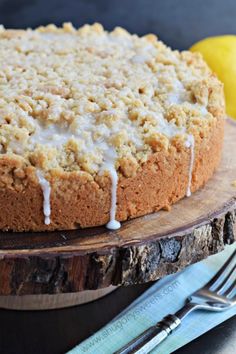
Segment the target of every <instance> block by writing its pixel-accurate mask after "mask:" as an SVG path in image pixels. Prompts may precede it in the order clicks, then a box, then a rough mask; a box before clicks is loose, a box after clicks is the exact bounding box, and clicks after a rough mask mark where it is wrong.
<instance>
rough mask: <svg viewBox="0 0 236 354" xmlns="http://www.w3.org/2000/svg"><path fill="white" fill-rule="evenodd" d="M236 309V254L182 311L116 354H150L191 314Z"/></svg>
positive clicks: (192, 297) (195, 293) (163, 320)
mask: <svg viewBox="0 0 236 354" xmlns="http://www.w3.org/2000/svg"><path fill="white" fill-rule="evenodd" d="M235 305H236V250H235V251H234V252H233V253H232V255H231V256H230V257H229V258H228V260H227V261H226V262H225V263H224V264H223V266H222V267H221V268H220V270H219V271H218V272H217V273H216V275H215V276H214V277H213V278H212V279H211V280H210V281H209V282H208V283H207V284H206V285H204V286H203V287H202V288H201V289H199V290H197V291H196V292H194V293H193V294H192V295H190V296H189V297H188V298H187V300H186V302H185V305H184V306H183V307H182V308H181V309H180V310H179V311H177V312H176V313H175V314H173V315H167V316H166V317H164V318H163V319H162V320H161V321H160V322H158V323H156V324H155V325H154V326H152V327H150V328H148V329H147V330H146V331H144V332H143V333H141V334H140V335H139V336H138V337H136V338H135V339H133V340H132V341H131V342H129V343H128V344H126V345H125V346H124V347H123V348H121V349H120V350H118V351H116V352H115V353H113V354H134V353H136V354H147V353H149V352H150V351H151V350H152V349H154V348H155V347H156V346H157V345H158V344H160V343H161V342H162V341H163V340H164V339H166V338H167V337H168V336H169V335H170V334H171V333H172V332H173V331H174V330H175V329H176V328H177V327H178V326H180V324H181V322H182V321H183V319H184V318H185V317H186V316H187V315H189V314H190V313H191V312H193V311H195V310H208V311H217V312H219V311H225V310H228V309H230V308H231V307H233V306H235Z"/></svg>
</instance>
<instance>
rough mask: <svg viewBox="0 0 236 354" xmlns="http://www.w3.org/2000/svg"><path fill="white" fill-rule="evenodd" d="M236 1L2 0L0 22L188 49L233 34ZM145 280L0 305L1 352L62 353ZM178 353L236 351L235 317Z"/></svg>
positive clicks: (103, 321)
mask: <svg viewBox="0 0 236 354" xmlns="http://www.w3.org/2000/svg"><path fill="white" fill-rule="evenodd" d="M235 14H236V1H235V0H224V1H222V0H195V1H190V0H181V1H180V0H179V1H177V0H165V1H164V0H67V1H64V0H0V23H3V24H4V25H5V26H6V27H13V28H16V27H18V28H19V27H20V28H21V27H22V28H24V27H29V26H31V27H36V26H39V25H41V24H46V23H51V22H54V23H57V24H61V23H62V22H64V21H72V22H73V23H74V24H75V25H76V26H80V25H82V24H84V23H86V22H89V23H92V22H94V21H100V22H102V23H103V24H104V26H105V27H106V28H107V29H111V28H113V27H114V26H117V25H120V26H124V27H126V28H127V29H128V30H130V31H131V32H136V33H138V34H144V33H147V32H153V33H156V34H158V36H159V37H160V38H161V39H162V40H164V41H165V42H166V43H167V44H168V45H171V46H172V47H173V48H178V49H186V48H188V47H189V46H190V45H191V44H192V43H194V42H195V41H197V40H199V39H201V38H203V37H206V36H212V35H218V34H223V33H236V21H235ZM148 286H149V285H142V286H132V287H128V288H120V289H118V290H115V291H114V292H113V293H112V294H109V295H107V296H105V297H104V298H102V299H100V300H97V301H94V302H92V303H89V304H86V305H82V306H76V307H73V308H67V309H62V310H50V311H40V312H33V311H28V312H27V311H22V312H21V311H9V310H0V354H21V353H22V354H31V353H32V354H42V353H43V354H47V353H50V354H54V353H64V352H65V351H67V350H69V349H71V348H72V347H73V346H75V345H76V344H77V343H78V342H80V341H82V340H83V339H85V338H86V337H88V336H89V335H91V334H92V333H94V332H95V331H97V330H98V329H99V328H101V327H102V326H103V325H104V324H106V323H107V322H108V321H109V320H111V319H112V318H113V317H114V316H115V315H117V314H118V313H119V312H120V311H121V310H122V309H123V308H125V307H126V306H127V305H128V304H129V303H131V302H132V300H134V299H135V298H136V297H137V296H138V295H139V294H141V293H142V292H143V291H144V290H145V289H146V288H147V287H148ZM177 353H182V354H185V353H186V354H187V353H191V354H194V353H204V354H209V353H214V354H215V353H216V354H220V353H223V354H230V353H236V318H233V319H230V320H228V321H226V322H225V323H223V324H221V325H220V326H218V327H217V328H215V329H213V330H212V331H210V332H208V333H207V334H205V335H204V336H202V337H200V338H199V339H197V340H195V341H193V342H192V343H191V344H189V345H187V346H185V347H184V348H181V350H179V351H178V352H177Z"/></svg>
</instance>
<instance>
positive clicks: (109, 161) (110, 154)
mask: <svg viewBox="0 0 236 354" xmlns="http://www.w3.org/2000/svg"><path fill="white" fill-rule="evenodd" d="M115 159H116V151H115V149H114V148H109V149H108V150H107V151H106V153H105V162H104V164H103V165H102V168H101V170H100V174H102V173H103V172H104V171H108V172H109V175H110V178H111V206H110V220H109V222H108V223H107V224H106V227H107V228H108V229H109V230H117V229H119V228H120V226H121V225H120V222H119V221H117V220H116V202H117V184H118V174H117V171H116V168H115Z"/></svg>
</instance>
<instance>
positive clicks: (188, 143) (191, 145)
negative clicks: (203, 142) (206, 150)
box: [185, 134, 195, 197]
mask: <svg viewBox="0 0 236 354" xmlns="http://www.w3.org/2000/svg"><path fill="white" fill-rule="evenodd" d="M185 145H186V147H187V148H190V164H189V174H188V186H187V191H186V196H187V197H190V196H191V184H192V174H193V164H194V145H195V141H194V136H193V135H192V134H189V135H188V137H187V140H186V143H185Z"/></svg>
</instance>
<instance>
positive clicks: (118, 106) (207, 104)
mask: <svg viewBox="0 0 236 354" xmlns="http://www.w3.org/2000/svg"><path fill="white" fill-rule="evenodd" d="M222 114H224V97H223V89H222V84H221V83H220V82H219V81H218V80H217V79H216V77H215V76H214V75H213V74H212V73H211V72H210V70H209V68H208V67H207V65H206V64H205V62H204V61H203V60H202V58H201V56H200V55H198V54H192V53H190V52H182V53H180V52H178V51H172V50H171V49H170V48H168V47H167V46H165V45H164V44H163V43H162V42H161V41H158V40H157V38H156V36H154V35H151V34H150V35H146V36H144V37H141V38H140V37H138V36H136V35H131V34H130V33H128V32H127V31H126V30H124V29H122V28H116V29H115V30H114V31H113V32H110V33H108V32H106V31H104V29H103V27H102V26H101V25H100V24H94V25H92V26H89V25H85V26H83V27H82V28H80V29H78V30H76V29H75V28H74V27H73V26H72V25H71V24H70V23H65V24H64V25H63V27H62V28H57V27H56V26H54V25H49V26H46V27H40V28H38V29H36V30H34V31H33V30H31V29H28V30H26V31H23V30H19V31H18V30H5V29H4V28H3V27H0V124H1V125H0V148H1V153H2V154H15V155H18V156H21V157H22V158H23V159H24V161H25V163H26V164H28V165H32V166H36V167H38V168H41V169H42V170H45V171H52V170H53V169H62V170H64V171H79V170H82V171H86V172H89V173H91V174H96V173H97V172H98V171H99V168H100V167H101V165H102V164H103V162H104V159H105V156H106V155H107V151H108V150H110V149H112V151H113V150H114V151H115V153H116V157H117V159H116V167H117V168H120V171H121V172H122V173H123V174H124V175H126V176H131V175H133V174H134V173H135V172H136V170H137V166H138V164H140V163H142V162H144V161H146V160H147V158H148V156H149V155H150V154H151V153H152V151H159V150H162V149H168V148H169V146H170V144H171V143H172V141H173V142H175V141H176V139H177V140H178V139H179V136H185V135H186V134H188V133H192V134H197V133H199V134H200V135H201V136H203V135H204V131H207V127H208V126H209V125H210V124H212V121H213V120H214V119H216V118H217V116H218V115H222ZM178 141H179V140H178ZM106 158H107V157H106Z"/></svg>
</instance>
